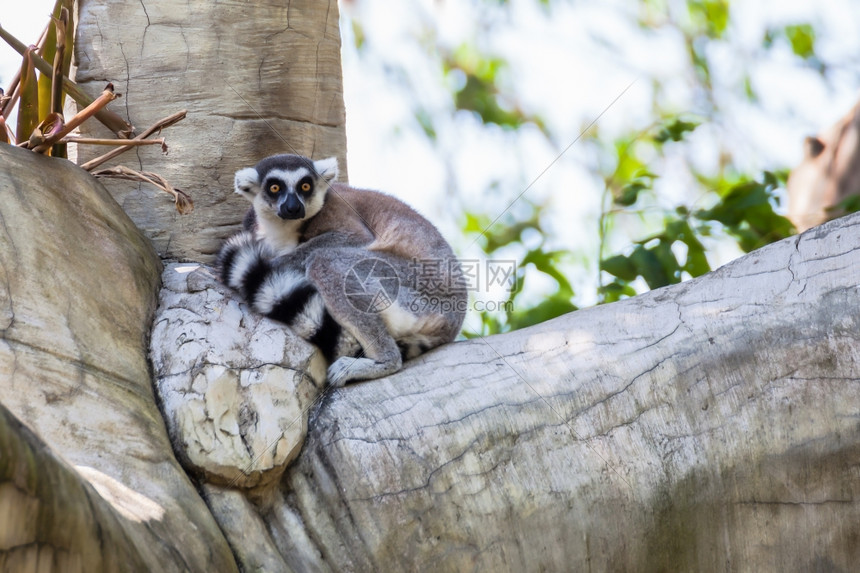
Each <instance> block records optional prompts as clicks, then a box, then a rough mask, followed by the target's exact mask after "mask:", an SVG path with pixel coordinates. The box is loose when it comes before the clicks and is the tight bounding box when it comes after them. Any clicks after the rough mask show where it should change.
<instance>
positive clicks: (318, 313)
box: [216, 232, 355, 363]
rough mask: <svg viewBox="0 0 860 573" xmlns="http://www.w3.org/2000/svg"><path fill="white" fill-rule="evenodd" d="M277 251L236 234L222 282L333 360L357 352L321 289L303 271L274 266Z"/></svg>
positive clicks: (221, 260) (220, 262)
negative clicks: (326, 305)
mask: <svg viewBox="0 0 860 573" xmlns="http://www.w3.org/2000/svg"><path fill="white" fill-rule="evenodd" d="M274 257H275V254H274V253H273V252H272V251H271V250H270V249H268V248H267V247H266V246H265V245H264V244H263V243H262V242H260V241H258V240H256V239H255V238H254V236H253V235H252V234H251V233H248V232H243V233H239V234H238V235H234V236H233V237H231V238H230V239H228V240H227V242H226V243H225V244H224V246H223V247H222V248H221V252H220V253H218V258H217V262H216V264H217V266H218V269H219V272H220V278H221V281H222V282H223V283H224V284H226V285H227V286H229V287H230V288H232V289H234V290H236V291H238V292H239V293H240V294H241V295H242V297H243V298H244V299H245V300H246V301H247V302H248V304H250V305H251V308H253V309H254V310H255V311H256V312H258V313H260V314H262V315H264V316H266V317H268V318H271V319H273V320H277V321H279V322H282V323H284V324H286V325H287V326H289V327H290V329H291V330H292V331H293V332H295V333H296V334H297V335H299V336H300V337H302V338H304V339H305V340H307V341H308V342H310V343H311V344H313V345H314V346H316V347H317V348H319V350H320V352H322V355H323V356H324V357H325V359H326V361H327V362H328V363H331V362H333V361H334V359H335V358H337V357H338V356H342V355H344V354H351V353H352V352H354V349H353V347H354V346H355V341H354V340H353V339H352V337H351V336H349V335H348V334H347V333H346V332H345V331H344V330H343V328H342V327H341V326H340V324H338V323H337V322H336V321H335V320H334V318H332V316H331V314H330V313H329V312H328V310H327V309H326V307H325V303H324V301H323V298H322V296H320V294H319V292H318V291H317V289H316V287H315V286H314V285H313V284H311V283H310V282H309V281H308V279H307V278H306V277H305V275H304V273H303V272H301V271H300V270H298V269H293V268H286V267H283V266H280V267H279V266H273V264H272V260H273V259H274Z"/></svg>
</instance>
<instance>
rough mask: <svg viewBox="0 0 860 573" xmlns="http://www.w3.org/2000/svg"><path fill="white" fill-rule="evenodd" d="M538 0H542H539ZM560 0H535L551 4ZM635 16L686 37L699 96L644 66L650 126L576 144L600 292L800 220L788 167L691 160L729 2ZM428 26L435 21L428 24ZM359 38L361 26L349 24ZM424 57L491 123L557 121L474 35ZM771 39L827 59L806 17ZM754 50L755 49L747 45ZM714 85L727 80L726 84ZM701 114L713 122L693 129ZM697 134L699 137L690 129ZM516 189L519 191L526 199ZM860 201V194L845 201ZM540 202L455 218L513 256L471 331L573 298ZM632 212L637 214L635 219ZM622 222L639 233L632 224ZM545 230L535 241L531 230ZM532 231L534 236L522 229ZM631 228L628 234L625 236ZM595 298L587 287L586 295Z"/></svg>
mask: <svg viewBox="0 0 860 573" xmlns="http://www.w3.org/2000/svg"><path fill="white" fill-rule="evenodd" d="M476 1H478V2H479V3H482V4H484V5H485V9H494V10H500V11H504V10H512V8H511V3H510V2H508V1H507V0H476ZM536 1H537V0H536ZM563 1H564V0H553V1H548V0H541V1H540V4H541V5H542V6H545V7H547V12H548V13H549V14H550V17H551V12H552V10H553V7H554V6H556V5H558V4H561V3H563ZM635 5H636V7H637V8H638V10H637V11H635V12H634V13H633V14H634V16H633V17H634V18H635V19H636V24H637V25H638V26H639V27H640V28H642V29H643V30H646V31H648V30H655V29H669V30H670V31H671V33H672V34H673V35H677V36H678V37H680V38H681V39H682V41H683V46H684V47H685V56H686V68H687V69H688V70H689V74H687V75H686V77H685V78H684V80H685V81H687V82H692V84H693V94H694V98H695V102H694V104H693V107H692V108H691V109H689V110H678V109H676V108H673V107H671V106H670V104H667V103H665V102H667V101H672V98H671V97H664V96H665V92H667V91H670V90H671V89H672V88H671V85H670V83H669V82H667V83H666V84H663V83H661V82H660V81H658V80H657V79H653V78H651V79H650V81H651V82H652V87H653V92H654V94H655V97H654V100H653V101H654V104H653V106H654V108H653V110H652V112H653V117H655V118H659V119H658V120H657V121H655V123H654V124H653V125H652V126H650V127H649V128H647V129H645V130H642V129H641V128H637V129H631V130H630V131H629V132H628V133H624V134H622V135H620V136H617V137H614V138H612V139H611V140H610V139H608V138H606V137H604V136H602V135H601V134H600V133H598V132H597V130H592V131H591V132H590V133H588V134H586V135H585V137H584V138H583V140H582V141H581V142H580V143H579V144H580V145H588V146H590V147H592V148H593V149H594V151H595V154H596V161H595V162H594V167H593V170H594V174H595V175H596V176H597V177H599V178H600V179H601V180H602V181H603V182H604V185H605V189H604V201H603V209H602V213H601V215H600V220H599V222H598V224H597V225H596V228H595V232H596V233H599V239H600V247H599V251H598V252H597V253H596V256H595V254H594V253H592V254H591V255H589V257H590V260H591V262H592V263H593V262H594V260H595V258H596V260H597V265H596V266H597V268H598V276H597V277H596V280H595V285H594V290H595V292H596V298H597V300H598V302H600V303H605V302H612V301H617V300H619V299H621V298H625V297H630V296H634V295H636V294H638V293H641V292H643V291H644V290H647V289H654V288H659V287H662V286H666V285H670V284H675V283H678V282H681V281H682V280H685V279H687V278H691V277H697V276H701V275H703V274H705V273H707V272H709V271H710V270H711V268H712V263H711V262H710V261H709V249H711V248H713V247H714V246H715V245H717V244H725V242H727V241H729V242H733V243H734V244H736V245H737V247H738V248H739V249H740V250H742V251H744V252H749V251H750V250H753V249H756V248H759V247H761V246H763V245H766V244H768V243H770V242H773V241H776V240H779V239H782V238H785V237H787V236H790V235H791V234H792V233H794V232H795V230H794V228H793V227H792V225H791V223H790V222H789V221H788V220H787V219H785V218H784V217H782V216H781V215H779V213H778V211H777V208H778V198H779V196H780V194H781V192H782V189H783V187H784V184H785V179H786V176H787V174H786V173H785V172H764V173H744V172H743V171H742V170H741V169H740V168H739V167H738V166H737V164H738V163H739V162H737V161H736V159H735V157H734V150H731V149H725V148H721V149H719V150H718V152H719V156H720V164H719V166H718V167H717V168H716V171H715V172H708V173H702V172H700V171H698V168H697V167H696V166H695V165H696V164H695V162H694V161H692V160H691V158H692V157H694V156H695V155H696V150H697V146H699V145H702V140H701V137H707V138H709V144H711V145H713V144H714V143H717V145H721V143H719V142H715V141H713V135H714V131H713V129H711V128H712V126H717V128H719V126H720V125H721V124H720V122H721V120H722V114H723V113H724V110H723V107H722V103H721V102H722V101H723V100H722V99H721V98H720V97H718V96H717V95H716V94H715V87H714V82H713V77H712V73H713V71H712V69H713V65H714V64H713V61H712V57H713V53H714V50H713V49H712V48H714V47H715V46H717V45H729V44H731V43H732V42H733V41H735V39H734V38H733V33H734V27H733V20H732V18H733V13H732V3H731V2H730V1H729V0H679V1H677V2H676V1H670V0H639V1H638V2H637V3H635ZM431 35H432V33H431ZM356 38H357V40H356V41H357V42H362V41H363V35H360V34H356ZM425 43H426V45H427V46H428V47H429V48H430V49H428V54H429V57H431V58H436V59H437V61H438V63H439V67H440V70H441V72H442V76H443V77H444V78H446V81H447V83H448V85H449V86H451V102H452V108H453V109H454V110H463V111H468V112H471V113H473V114H474V115H475V116H476V117H478V118H480V120H481V122H482V123H484V124H486V125H493V126H501V127H502V128H504V129H505V130H507V131H509V132H517V131H518V130H521V129H523V128H524V127H526V126H527V125H536V126H538V127H539V128H540V130H541V132H542V133H543V134H544V135H545V136H546V138H547V140H548V141H549V142H550V143H552V141H553V134H552V126H548V125H546V124H545V122H544V121H543V120H542V119H541V118H539V117H538V116H536V115H535V114H533V113H531V112H530V111H528V110H527V109H523V106H519V105H517V103H516V102H517V97H516V93H515V90H514V89H513V88H512V87H511V86H509V85H507V83H506V80H507V79H508V66H507V63H506V62H505V61H504V60H503V59H501V58H499V57H498V56H496V55H494V54H492V53H488V50H487V48H485V47H483V44H482V43H481V42H480V41H479V40H478V39H476V40H475V41H474V42H469V43H467V44H465V45H462V46H459V47H458V48H457V49H455V50H453V51H452V52H450V53H446V52H445V51H444V50H437V49H436V47H435V46H433V45H432V42H426V38H425ZM777 46H784V47H787V48H789V49H790V50H791V53H792V54H794V56H795V57H796V58H798V60H799V61H800V65H805V66H812V67H814V68H815V69H817V70H818V71H819V72H820V73H822V74H823V73H824V72H825V66H824V65H823V64H822V63H821V61H820V60H819V57H818V54H817V51H816V50H817V44H816V33H815V29H814V28H813V26H812V25H811V24H809V23H805V22H797V23H793V24H790V25H786V26H783V27H781V28H779V29H772V30H768V31H767V32H766V33H765V36H764V38H763V41H762V43H761V50H763V53H766V52H767V51H769V50H772V49H774V48H775V47H777ZM752 57H753V58H754V57H755V54H753V55H752ZM737 67H738V74H737V76H738V80H737V83H736V85H735V86H734V87H733V88H730V89H735V90H736V93H737V94H738V95H740V96H741V97H742V99H744V100H746V101H748V102H750V103H751V104H755V103H756V101H757V99H758V98H757V94H756V91H755V86H754V84H753V81H752V80H751V77H750V75H751V71H750V70H751V69H752V68H751V64H750V63H748V62H746V61H739V62H738V66H737ZM720 89H726V87H725V86H721V88H720ZM415 117H416V120H417V122H418V124H419V125H420V126H421V129H422V130H423V131H424V133H425V134H426V135H427V136H428V138H430V139H431V140H432V139H435V138H436V134H437V132H438V130H437V128H436V126H435V122H436V118H435V117H434V115H433V114H432V113H430V112H428V111H427V110H424V109H420V108H419V109H416V110H415ZM702 126H708V127H709V131H708V132H706V133H705V134H703V135H700V133H699V131H700V128H701V127H702ZM697 137H700V139H698V140H697V139H696V138H697ZM670 155H672V157H673V158H675V159H676V160H677V158H678V157H679V156H681V157H684V158H686V162H687V165H686V168H687V170H688V171H689V173H690V174H691V175H692V180H693V181H692V183H691V188H690V189H689V194H688V197H689V198H688V199H685V200H684V201H681V202H678V201H677V200H674V201H672V200H668V199H667V198H666V197H664V196H663V192H662V191H661V182H662V176H663V173H664V172H665V171H666V169H667V161H668V159H667V158H668V157H669V156H670ZM523 200H524V199H520V200H519V201H523ZM840 208H841V209H843V210H845V211H848V210H860V200H855V201H853V202H850V204H849V203H847V202H846V204H845V205H841V206H840ZM546 209H547V207H546V206H545V205H540V204H530V205H529V209H528V210H526V211H523V210H518V214H517V215H512V214H510V213H505V214H504V216H502V217H499V218H498V220H496V218H497V215H498V211H497V210H494V209H491V208H488V210H487V213H466V214H465V216H464V218H463V224H462V229H463V232H464V234H465V235H466V236H467V237H471V238H472V239H473V240H474V242H475V243H477V244H478V245H479V246H480V247H481V249H482V250H483V252H484V253H486V255H487V257H488V258H492V257H494V256H498V255H499V253H504V255H505V257H509V256H510V253H512V252H513V253H515V256H516V258H517V261H518V267H517V277H516V287H517V288H515V289H514V290H513V291H512V292H511V293H510V296H509V298H508V301H507V302H509V303H512V304H510V305H507V306H506V307H505V309H504V310H503V311H500V312H489V311H485V312H481V313H480V330H474V331H472V332H467V333H466V335H467V336H476V335H486V334H492V333H496V332H505V331H509V330H513V329H516V328H521V327H524V326H528V325H531V324H535V323H537V322H541V321H543V320H547V319H550V318H553V317H555V316H558V315H560V314H563V313H566V312H570V311H572V310H574V309H576V301H577V293H575V292H574V290H573V287H572V285H571V283H570V281H569V280H568V279H567V278H566V273H565V268H566V267H568V265H570V264H571V262H572V261H575V262H578V263H582V262H583V258H582V254H581V253H574V252H573V251H566V250H562V249H559V248H558V247H557V245H555V244H554V243H553V241H552V237H550V236H548V234H547V233H546V230H545V228H544V225H543V223H542V217H543V216H544V214H545V212H546ZM631 221H635V222H636V224H635V225H630V224H629V223H630V222H631ZM629 229H637V230H639V231H641V236H629V233H630V231H629ZM535 235H537V236H539V237H540V240H538V241H537V242H536V241H534V240H532V239H533V238H534V236H535ZM527 238H529V240H526V239H527ZM625 239H626V241H625ZM535 283H536V284H541V285H544V286H545V285H546V284H553V285H555V289H554V291H553V292H552V293H550V294H549V295H546V296H543V297H542V298H540V299H539V302H536V303H534V302H530V301H533V300H535V297H533V296H529V293H530V291H529V289H530V288H534V287H531V286H530V285H532V284H535ZM592 298H593V297H592Z"/></svg>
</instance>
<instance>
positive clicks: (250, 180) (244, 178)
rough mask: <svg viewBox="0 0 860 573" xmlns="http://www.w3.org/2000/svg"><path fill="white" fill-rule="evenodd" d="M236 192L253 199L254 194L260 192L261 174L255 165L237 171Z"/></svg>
mask: <svg viewBox="0 0 860 573" xmlns="http://www.w3.org/2000/svg"><path fill="white" fill-rule="evenodd" d="M235 184H236V193H238V194H239V195H241V196H242V197H245V198H246V199H248V200H250V201H253V200H254V196H255V195H257V193H259V192H260V176H259V175H258V174H257V170H256V169H254V168H253V167H246V168H245V169H240V170H239V171H237V172H236V179H235Z"/></svg>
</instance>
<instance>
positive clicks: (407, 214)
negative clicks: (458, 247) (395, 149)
mask: <svg viewBox="0 0 860 573" xmlns="http://www.w3.org/2000/svg"><path fill="white" fill-rule="evenodd" d="M336 176H337V161H336V160H335V159H334V158H330V159H325V160H321V161H311V160H310V159H308V158H306V157H301V156H297V155H276V156H272V157H268V158H266V159H263V160H262V161H260V162H259V163H258V164H257V165H256V166H255V167H253V168H247V169H243V170H241V171H239V172H237V174H236V192H237V193H239V194H240V195H242V196H244V197H246V198H247V199H248V200H250V201H251V203H252V205H253V206H252V209H251V211H249V213H248V216H246V219H245V231H243V232H242V233H240V234H238V235H236V236H234V237H232V238H231V239H229V240H228V241H227V242H226V243H225V245H224V247H223V248H222V250H221V252H220V253H219V255H218V260H217V264H218V267H219V269H220V273H221V280H222V281H223V282H224V283H225V284H227V285H228V286H230V287H231V288H233V289H235V290H236V291H237V292H239V293H240V294H241V295H242V296H243V297H244V298H245V300H246V301H247V302H248V303H249V304H250V305H251V306H252V308H253V309H254V310H255V311H256V312H259V313H260V314H263V315H265V316H268V317H269V318H273V319H275V320H279V321H281V322H283V323H285V324H286V325H287V326H289V327H290V328H291V329H292V330H293V331H294V332H296V334H298V335H299V336H301V337H302V338H304V339H306V340H308V341H309V342H310V343H312V344H314V345H315V346H316V347H317V348H318V349H319V350H320V352H321V353H322V355H323V356H324V357H325V358H326V360H327V362H328V363H329V364H330V366H329V371H328V378H329V383H330V384H333V385H342V384H344V383H345V382H346V381H348V380H353V379H370V378H376V377H380V376H385V375H388V374H391V373H393V372H395V371H397V370H399V369H400V367H401V364H402V361H403V360H405V359H408V358H413V357H415V356H417V355H419V354H421V353H422V352H426V351H427V350H429V349H431V348H433V347H435V346H438V345H440V344H443V343H446V342H450V341H452V340H453V339H454V338H455V337H456V335H457V333H458V332H459V330H460V327H461V325H462V322H463V318H464V316H465V309H466V292H465V288H464V285H463V281H462V276H461V272H460V269H459V264H458V262H457V259H456V257H455V256H454V254H453V252H452V251H451V248H450V246H449V245H448V244H447V242H445V240H444V239H443V238H442V236H441V235H440V234H439V232H438V231H437V230H436V228H435V227H433V225H432V224H430V223H429V222H428V221H427V220H426V219H424V218H423V217H422V216H421V215H419V214H418V213H417V212H415V211H414V210H412V209H411V208H410V207H408V206H407V205H406V204H404V203H402V202H401V201H399V200H397V199H395V198H394V197H391V196H389V195H385V194H383V193H379V192H376V191H368V190H359V189H354V188H352V187H349V186H346V185H341V184H337V183H331V182H332V181H333V180H334V179H335V178H336Z"/></svg>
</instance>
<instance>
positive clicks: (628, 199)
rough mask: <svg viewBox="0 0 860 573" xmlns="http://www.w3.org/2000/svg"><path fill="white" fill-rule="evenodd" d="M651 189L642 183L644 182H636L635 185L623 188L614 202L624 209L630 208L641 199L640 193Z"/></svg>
mask: <svg viewBox="0 0 860 573" xmlns="http://www.w3.org/2000/svg"><path fill="white" fill-rule="evenodd" d="M649 187H650V186H649V185H647V184H646V183H644V182H642V180H639V181H634V182H633V183H630V184H629V185H625V186H624V187H622V188H621V190H620V191H619V192H618V194H617V195H616V196H615V197H614V199H613V201H614V202H615V203H616V204H617V205H621V206H622V207H630V206H631V205H633V204H634V203H636V200H637V199H638V198H639V192H640V191H644V190H646V189H649Z"/></svg>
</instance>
